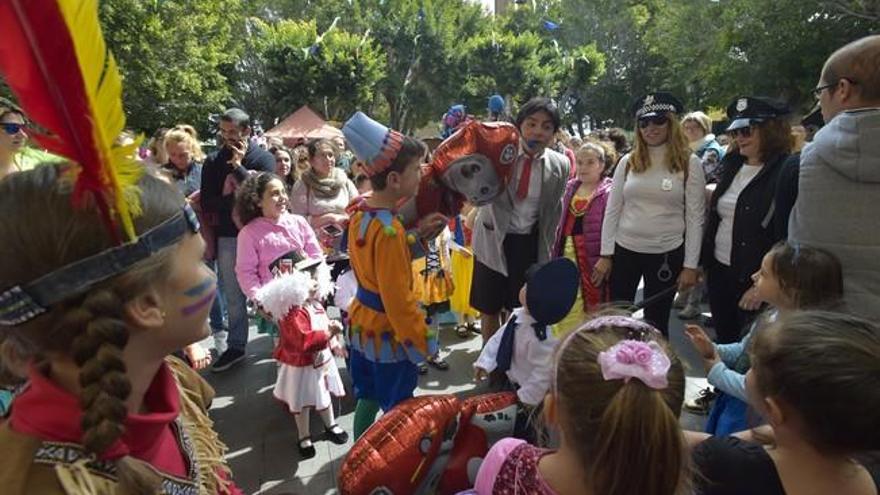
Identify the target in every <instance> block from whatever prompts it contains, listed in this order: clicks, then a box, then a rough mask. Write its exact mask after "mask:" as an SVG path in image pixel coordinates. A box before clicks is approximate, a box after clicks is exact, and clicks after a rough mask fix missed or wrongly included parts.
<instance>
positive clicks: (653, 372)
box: [553, 316, 672, 393]
mask: <svg viewBox="0 0 880 495" xmlns="http://www.w3.org/2000/svg"><path fill="white" fill-rule="evenodd" d="M606 327H617V328H623V329H626V330H627V338H626V339H624V340H621V341H620V342H618V343H616V344H614V345H613V346H611V347H610V348H609V349H607V350H605V351H603V352H601V353H599V358H598V361H599V367H600V368H601V369H602V377H603V378H604V379H605V380H624V381H625V382H629V380H630V379H632V378H637V379H639V380H640V381H641V382H642V383H644V384H645V385H647V386H649V387H651V388H653V389H657V390H660V389H664V388H666V386H667V384H668V382H667V379H666V374H667V373H668V372H669V368H670V367H671V366H672V362H671V360H670V359H669V356H667V355H666V352H665V351H663V349H662V348H661V347H660V345H659V344H658V343H657V342H655V341H653V340H650V341H648V340H649V337H651V336H654V335H660V332H659V331H658V330H657V329H656V328H654V327H653V326H651V325H649V324H647V323H645V322H643V321H640V320H637V319H635V318H631V317H629V316H601V317H599V318H595V319H592V320H590V321H588V322H587V323H585V324H583V325H581V327H580V328H578V329H577V330H575V331H573V332H571V333H570V334H569V335H568V336H567V337H566V338H565V340H563V341H562V343H561V344H560V345H559V350H558V351H557V352H558V355H557V358H556V362H555V363H554V365H553V366H554V370H553V392H554V393H556V391H557V390H558V386H559V360H560V359H561V357H562V353H564V352H565V349H566V347H567V346H568V345H569V343H570V342H571V340H572V339H573V338H574V336H575V335H578V334H580V333H581V332H585V331H586V332H596V331H598V330H601V329H603V328H606Z"/></svg>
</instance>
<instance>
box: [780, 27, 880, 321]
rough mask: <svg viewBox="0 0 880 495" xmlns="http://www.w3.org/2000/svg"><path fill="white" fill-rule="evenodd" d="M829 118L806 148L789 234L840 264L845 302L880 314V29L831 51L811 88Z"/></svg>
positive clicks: (869, 313) (867, 312)
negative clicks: (827, 254) (830, 256)
mask: <svg viewBox="0 0 880 495" xmlns="http://www.w3.org/2000/svg"><path fill="white" fill-rule="evenodd" d="M814 93H816V96H817V97H818V98H819V104H820V106H821V107H822V116H823V117H824V118H825V122H827V125H826V126H825V127H823V128H822V129H821V130H820V131H819V132H818V133H816V136H815V139H814V141H813V142H812V143H810V144H808V145H807V146H806V147H805V148H804V150H803V152H802V154H801V165H800V179H799V182H798V197H797V201H796V202H795V205H794V209H793V210H792V213H791V220H790V223H789V240H790V241H791V242H793V243H797V244H805V245H810V246H814V247H819V248H824V249H827V250H828V251H831V252H832V253H834V254H835V255H837V257H838V258H839V259H840V262H841V263H842V265H843V278H844V297H845V302H846V304H847V306H848V310H849V311H851V312H854V313H859V314H862V315H865V316H867V317H871V318H874V319H878V318H880V36H868V37H866V38H862V39H860V40H857V41H854V42H852V43H850V44H848V45H846V46H844V47H843V48H841V49H839V50H837V51H836V52H834V53H833V54H832V55H831V56H830V57H829V58H828V60H827V61H826V62H825V66H824V67H823V69H822V75H821V77H820V78H819V83H818V84H817V85H816V88H815V89H814Z"/></svg>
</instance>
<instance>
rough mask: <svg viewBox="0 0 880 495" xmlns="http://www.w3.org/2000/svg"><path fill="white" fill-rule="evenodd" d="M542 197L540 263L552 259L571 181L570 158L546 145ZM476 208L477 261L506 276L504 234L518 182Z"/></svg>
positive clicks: (475, 245) (474, 243) (539, 226)
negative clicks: (557, 230)
mask: <svg viewBox="0 0 880 495" xmlns="http://www.w3.org/2000/svg"><path fill="white" fill-rule="evenodd" d="M541 163H542V166H541V200H540V203H539V213H538V263H542V262H544V261H548V260H550V258H551V256H552V251H553V242H554V240H555V237H556V227H557V226H558V224H559V219H560V218H561V217H562V196H563V194H564V193H565V184H566V182H568V179H569V173H570V170H571V163H570V162H569V161H568V158H567V157H566V156H565V155H563V154H561V153H557V152H556V151H553V150H551V149H549V148H547V149H546V150H545V151H544V155H543V157H542V158H541ZM512 182H513V181H511V184H508V187H507V188H506V189H505V190H504V192H502V193H501V195H500V196H498V197H497V198H495V200H494V201H493V202H492V203H490V204H488V205H485V206H481V207H480V208H479V209H478V211H477V218H476V221H475V222H474V237H473V249H474V256H475V257H476V259H477V261H479V262H480V263H482V264H484V265H486V266H487V267H489V268H491V269H492V270H494V271H496V272H498V273H500V274H502V275H505V276H507V259H506V258H505V257H504V248H503V243H504V237H505V236H506V235H507V229H508V226H509V225H510V219H511V217H512V215H513V202H514V195H515V194H516V191H515V185H513V184H512Z"/></svg>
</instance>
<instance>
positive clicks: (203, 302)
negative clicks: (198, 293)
mask: <svg viewBox="0 0 880 495" xmlns="http://www.w3.org/2000/svg"><path fill="white" fill-rule="evenodd" d="M216 295H217V290H216V289H215V290H212V291H211V293H210V294H208V295H206V296H205V297H203V298H201V299H199V300H198V301H196V302H195V303H193V304H190V305H189V306H184V307H183V309H182V310H181V311H180V312H181V314H183V316H189V315H191V314H193V313H197V312H198V311H199V310H200V309H202V308H204V307H205V306H208V305H210V304H211V303H212V302H214V296H216Z"/></svg>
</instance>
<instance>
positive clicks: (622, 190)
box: [593, 93, 706, 335]
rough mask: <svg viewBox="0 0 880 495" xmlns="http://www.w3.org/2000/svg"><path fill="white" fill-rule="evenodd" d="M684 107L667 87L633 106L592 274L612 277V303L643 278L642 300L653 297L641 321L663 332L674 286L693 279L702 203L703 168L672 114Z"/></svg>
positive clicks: (626, 297)
mask: <svg viewBox="0 0 880 495" xmlns="http://www.w3.org/2000/svg"><path fill="white" fill-rule="evenodd" d="M682 108H683V105H682V104H681V102H680V101H679V100H678V99H677V98H676V97H675V96H673V95H671V94H669V93H650V94H648V95H645V96H643V97H641V98H639V100H638V101H637V102H636V104H635V105H634V108H633V113H634V114H635V118H636V121H637V128H636V142H635V149H634V150H633V151H632V153H629V154H627V155H625V156H624V157H623V158H621V160H620V163H619V164H618V165H617V170H615V172H614V180H613V183H612V186H611V194H610V196H609V198H608V204H607V206H606V209H605V220H604V223H603V225H602V249H601V255H602V257H601V258H600V259H599V261H598V262H596V265H595V268H594V273H593V279H594V280H596V283H597V285H599V284H600V283H601V282H603V281H605V280H606V279H609V278H610V284H611V299H612V300H613V301H629V302H632V301H634V299H635V296H636V290H637V288H638V285H639V281H640V280H641V279H642V278H644V279H645V293H644V298H645V299H650V298H652V297H654V296H657V298H656V299H652V302H651V303H650V304H648V305H647V307H645V319H647V320H649V321H650V322H651V323H652V324H653V325H654V326H655V327H657V328H658V329H659V330H660V331H661V332H663V334H664V335H667V334H668V331H667V329H668V326H669V311H670V310H671V309H672V300H673V296H675V293H674V289H673V287H674V286H676V285H677V286H678V287H679V289H680V290H682V289H687V288H689V287H692V286H693V285H694V284H696V282H697V266H698V264H699V259H700V243H701V242H702V238H703V220H704V216H705V210H704V208H705V204H706V200H705V193H704V192H703V189H704V188H705V186H706V180H705V177H704V175H703V167H702V165H701V164H700V159H699V158H697V157H696V156H694V155H693V154H692V153H691V150H690V147H689V144H688V140H687V138H686V137H685V136H684V133H683V132H682V130H681V125H680V124H679V119H678V117H677V115H678V114H680V113H681V111H682ZM612 261H613V269H612ZM661 294H666V295H665V296H663V295H661Z"/></svg>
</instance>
